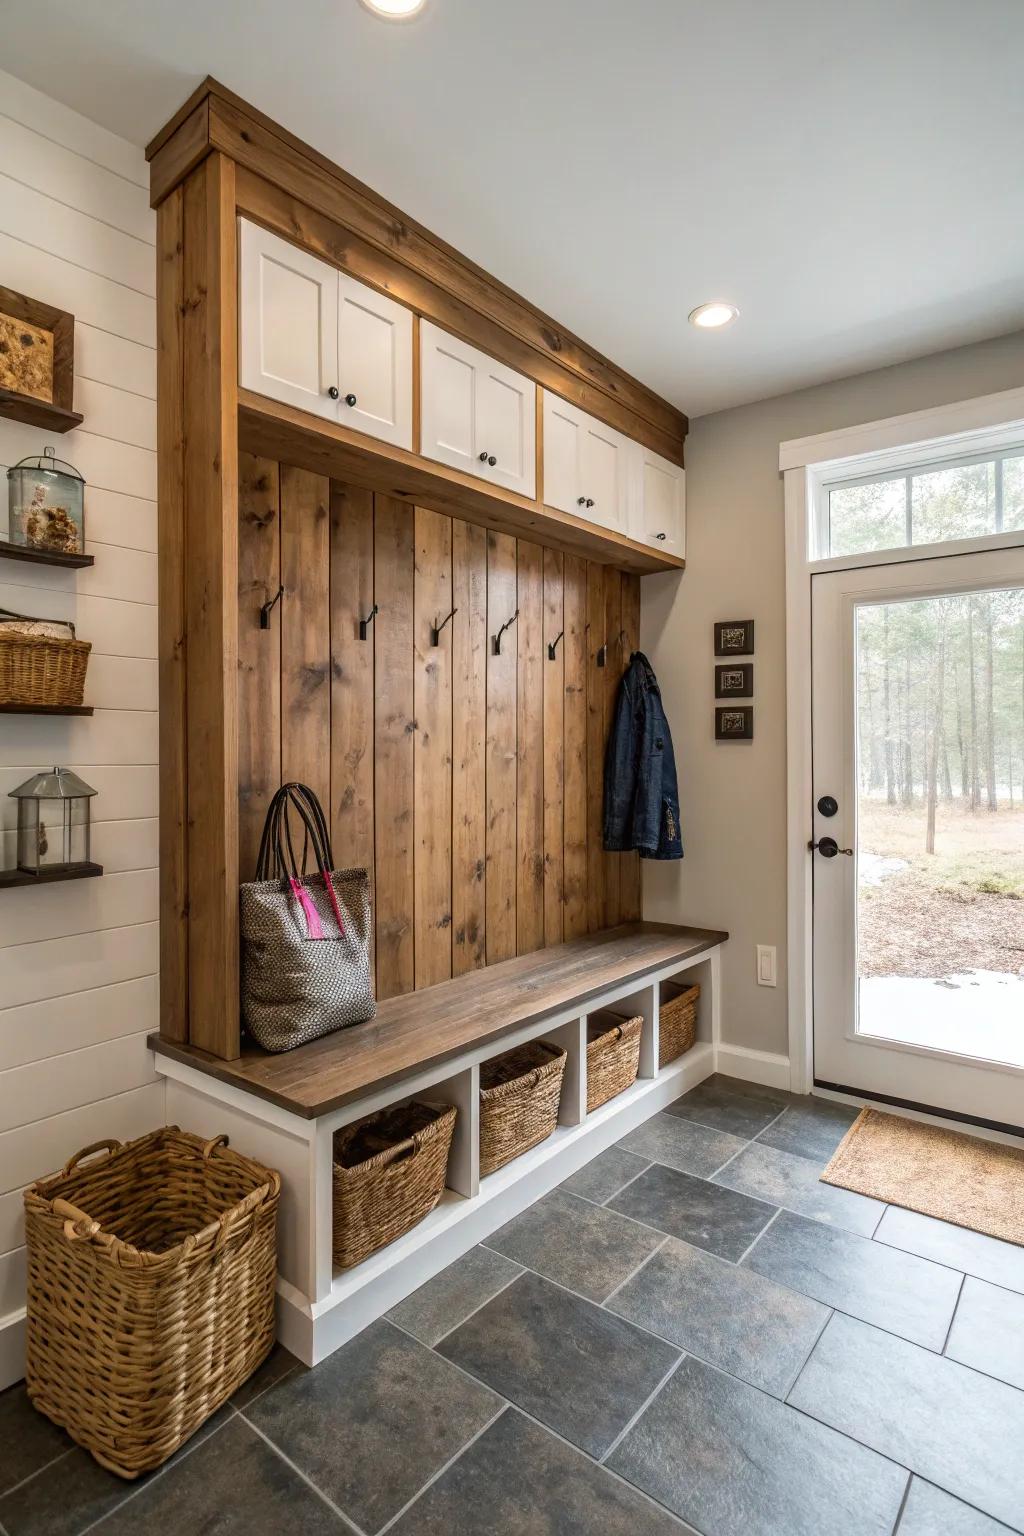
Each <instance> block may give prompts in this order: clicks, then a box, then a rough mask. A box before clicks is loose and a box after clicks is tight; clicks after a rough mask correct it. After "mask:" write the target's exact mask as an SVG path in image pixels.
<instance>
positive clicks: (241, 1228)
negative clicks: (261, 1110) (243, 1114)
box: [25, 1126, 281, 1478]
mask: <svg viewBox="0 0 1024 1536" xmlns="http://www.w3.org/2000/svg"><path fill="white" fill-rule="evenodd" d="M226 1142H227V1137H226V1136H218V1137H215V1138H214V1139H213V1140H212V1141H208V1142H204V1141H202V1140H201V1139H200V1138H199V1137H198V1136H192V1135H189V1134H188V1133H187V1132H185V1131H180V1130H178V1128H177V1126H166V1127H164V1128H163V1129H161V1130H158V1131H152V1132H150V1134H149V1135H148V1136H141V1137H139V1139H138V1140H137V1141H130V1142H127V1143H125V1144H124V1145H122V1144H121V1143H120V1142H118V1141H103V1142H98V1143H97V1144H96V1145H95V1146H92V1147H86V1148H85V1149H84V1150H83V1151H82V1152H79V1153H78V1154H77V1155H76V1156H75V1157H73V1158H72V1159H71V1160H70V1162H68V1163H67V1164H66V1165H65V1166H64V1167H63V1168H62V1169H61V1171H60V1173H56V1174H52V1175H50V1176H49V1177H48V1178H45V1179H40V1180H39V1181H38V1182H37V1183H36V1184H33V1185H32V1187H31V1188H30V1189H27V1190H26V1191H25V1231H26V1240H27V1244H28V1339H27V1359H26V1372H25V1374H26V1380H27V1386H28V1395H29V1397H30V1398H31V1400H32V1402H33V1403H34V1404H35V1406H36V1408H38V1409H39V1410H40V1412H41V1413H45V1414H46V1416H47V1418H49V1419H52V1420H53V1422H54V1423H55V1424H59V1425H60V1426H61V1427H62V1428H63V1429H66V1430H67V1432H68V1434H69V1435H70V1436H71V1437H72V1439H74V1440H77V1441H78V1443H79V1445H82V1446H84V1447H85V1449H86V1450H87V1451H90V1452H91V1453H92V1455H93V1456H94V1457H95V1459H96V1460H97V1461H98V1462H99V1463H100V1465H101V1466H103V1467H106V1468H107V1469H108V1470H109V1471H111V1472H116V1473H118V1474H119V1475H120V1476H121V1477H125V1478H133V1477H137V1476H138V1475H139V1473H141V1472H148V1471H150V1470H151V1469H152V1468H154V1467H158V1466H160V1464H161V1463H162V1462H164V1461H166V1460H167V1458H168V1457H169V1456H171V1455H172V1454H173V1453H174V1452H175V1451H176V1450H177V1449H178V1447H179V1446H180V1445H182V1444H183V1443H184V1442H185V1441H186V1440H187V1439H188V1438H189V1436H190V1435H192V1434H194V1433H195V1431H196V1430H197V1429H198V1428H199V1426H200V1425H201V1424H202V1423H203V1422H204V1421H205V1420H206V1419H208V1418H209V1416H210V1415H211V1414H212V1413H214V1412H216V1410H217V1409H218V1408H219V1407H220V1406H221V1404H222V1403H224V1402H226V1400H227V1399H228V1398H229V1397H230V1396H231V1394H232V1393H233V1392H234V1391H236V1389H237V1388H238V1387H240V1386H241V1384H242V1382H243V1381H245V1379H246V1377H248V1376H249V1375H251V1373H252V1372H253V1371H254V1370H255V1369H256V1367H257V1366H258V1365H260V1364H261V1362H262V1361H263V1360H264V1359H265V1358H266V1356H267V1355H268V1354H269V1352H270V1349H271V1347H272V1345H273V1343H274V1332H275V1329H274V1290H275V1281H276V1275H277V1246H276V1235H277V1205H278V1197H279V1195H280V1190H281V1180H280V1178H279V1176H278V1175H277V1174H276V1173H272V1172H271V1171H270V1170H269V1169H267V1168H263V1167H261V1165H260V1164H259V1163H255V1162H253V1161H252V1160H251V1159H249V1158H247V1157H241V1156H240V1155H239V1154H238V1153H237V1152H233V1151H230V1150H229V1149H228V1147H227V1146H226ZM100 1150H105V1151H106V1152H107V1154H108V1155H107V1156H106V1157H104V1158H102V1159H99V1160H95V1161H91V1162H83V1161H82V1159H83V1158H86V1157H88V1156H89V1155H90V1154H91V1153H93V1152H98V1151H100Z"/></svg>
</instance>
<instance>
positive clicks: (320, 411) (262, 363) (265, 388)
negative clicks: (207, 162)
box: [238, 219, 338, 418]
mask: <svg viewBox="0 0 1024 1536" xmlns="http://www.w3.org/2000/svg"><path fill="white" fill-rule="evenodd" d="M239 280H240V292H239V337H238V342H239V348H238V381H239V383H240V384H241V386H242V388H243V389H251V390H254V391H256V392H257V393H258V394H261V395H269V396H271V397H272V398H273V399H275V400H282V401H284V403H285V404H286V405H294V406H298V408H299V409H300V410H304V411H312V412H314V413H315V414H316V415H317V416H329V417H332V418H333V417H334V416H335V415H336V408H335V404H334V401H333V400H332V399H331V398H330V397H329V395H328V394H327V390H328V389H329V388H330V386H331V385H332V384H334V383H335V382H336V376H337V371H338V273H337V271H336V270H335V268H334V267H331V266H328V264H327V263H326V262H324V261H319V260H318V259H317V258H316V257H315V256H310V255H309V253H308V252H307V251H300V250H299V249H298V248H297V247H296V246H294V245H289V244H288V242H287V240H282V239H280V237H279V236H277V235H272V234H270V233H269V231H268V230H265V229H260V228H259V227H258V226H257V225H255V224H250V223H249V222H248V221H247V220H245V219H240V220H239Z"/></svg>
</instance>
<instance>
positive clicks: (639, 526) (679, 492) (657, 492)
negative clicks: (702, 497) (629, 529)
mask: <svg viewBox="0 0 1024 1536" xmlns="http://www.w3.org/2000/svg"><path fill="white" fill-rule="evenodd" d="M642 461H643V462H642V479H641V495H640V500H639V503H638V507H639V510H638V515H637V517H636V518H635V520H634V533H633V537H634V538H636V539H639V540H640V541H641V542H642V543H644V544H650V545H652V546H653V547H654V548H655V549H659V550H661V551H662V553H664V554H668V555H678V556H679V557H680V558H682V557H683V556H684V555H685V553H686V492H685V487H686V476H685V473H684V471H683V470H682V469H681V468H680V466H679V465H678V464H673V463H671V462H670V460H668V459H663V458H661V456H660V455H659V454H656V453H653V452H652V451H651V450H650V449H649V448H645V449H643V450H642Z"/></svg>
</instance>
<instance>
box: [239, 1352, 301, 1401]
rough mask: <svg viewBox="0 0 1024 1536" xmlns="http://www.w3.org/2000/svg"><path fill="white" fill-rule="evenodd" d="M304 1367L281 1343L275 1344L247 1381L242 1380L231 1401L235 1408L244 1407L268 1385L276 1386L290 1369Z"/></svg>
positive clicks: (290, 1371) (264, 1390)
mask: <svg viewBox="0 0 1024 1536" xmlns="http://www.w3.org/2000/svg"><path fill="white" fill-rule="evenodd" d="M304 1369H305V1367H304V1366H303V1365H302V1364H301V1362H300V1361H298V1360H296V1358H295V1356H294V1355H293V1354H290V1353H289V1352H288V1350H287V1349H285V1347H284V1345H283V1344H275V1345H274V1347H273V1349H272V1350H271V1351H270V1354H269V1355H268V1356H267V1358H266V1359H265V1360H264V1362H263V1364H262V1365H261V1366H259V1367H258V1368H257V1369H256V1370H255V1371H253V1373H252V1375H251V1376H250V1377H249V1380H248V1381H243V1383H242V1385H241V1386H240V1387H239V1389H238V1391H237V1392H236V1393H235V1395H234V1397H232V1399H231V1401H232V1402H233V1403H234V1405H235V1407H236V1408H244V1407H246V1405H247V1404H248V1403H251V1402H253V1401H254V1400H255V1399H256V1398H257V1397H259V1395H260V1393H261V1392H266V1390H267V1388H268V1387H273V1386H276V1384H277V1383H278V1382H279V1381H283V1380H284V1378H285V1377H286V1376H290V1375H291V1373H292V1371H301V1370H304Z"/></svg>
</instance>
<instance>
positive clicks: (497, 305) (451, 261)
mask: <svg viewBox="0 0 1024 1536" xmlns="http://www.w3.org/2000/svg"><path fill="white" fill-rule="evenodd" d="M213 151H220V152H221V153H222V154H224V155H225V156H227V157H228V158H229V159H231V160H233V161H235V163H236V164H237V165H238V166H239V167H244V168H245V169H246V170H248V171H250V172H252V173H253V174H254V175H255V176H258V177H261V178H263V179H264V180H265V181H266V182H268V183H270V184H271V185H272V186H274V187H277V188H280V189H281V190H282V191H284V192H285V193H287V194H288V195H289V196H290V197H292V198H294V199H295V200H296V201H297V202H298V203H300V204H304V205H305V206H306V207H308V208H311V209H313V210H315V211H316V212H317V213H319V214H322V215H324V216H325V217H326V218H327V219H329V220H331V221H332V222H333V223H335V224H336V225H338V226H340V227H341V228H342V229H344V230H347V231H349V232H351V233H352V234H354V235H356V236H358V237H359V239H360V240H361V241H362V242H364V243H365V244H366V245H368V246H370V247H373V248H375V249H376V250H377V251H379V252H383V253H384V254H385V255H386V256H387V257H389V258H392V259H393V260H394V261H395V262H397V263H399V264H401V266H403V267H405V268H407V269H409V270H411V271H412V272H414V273H415V274H417V275H418V277H420V278H423V279H427V280H428V282H429V283H430V284H431V285H433V287H434V288H436V289H438V290H440V291H441V292H442V293H443V294H444V295H445V296H446V298H447V299H448V300H449V301H452V300H454V301H455V302H456V303H457V304H458V305H461V306H463V307H464V308H465V309H467V310H469V311H472V312H474V313H475V314H477V315H480V316H482V317H484V319H485V320H486V321H487V322H488V323H489V324H490V325H491V326H497V327H500V329H501V330H502V331H504V332H505V333H507V334H508V335H510V336H511V337H514V338H515V340H516V343H517V350H518V351H521V350H522V348H523V347H524V346H525V347H526V348H528V349H529V352H530V353H532V355H533V356H534V357H536V358H538V359H543V362H544V368H543V370H542V371H543V373H544V377H541V378H540V379H539V382H541V383H543V384H544V385H545V387H546V388H551V389H553V390H554V391H555V392H556V393H559V394H562V395H564V396H565V397H566V398H567V399H572V400H575V401H576V403H578V404H581V405H583V406H584V407H585V408H586V409H588V410H591V411H592V412H593V413H594V414H595V415H597V416H599V417H601V418H603V419H607V420H609V423H610V424H611V425H614V426H619V427H620V429H621V430H625V431H627V432H628V431H629V430H630V429H629V427H628V426H623V425H622V423H623V420H624V418H626V417H632V418H634V420H635V421H636V423H637V427H636V428H634V430H633V431H632V434H631V435H633V436H635V437H639V438H640V439H641V440H645V441H649V442H650V446H652V447H654V448H656V450H657V451H658V452H660V453H662V454H664V455H665V457H667V458H670V459H673V460H674V461H676V462H677V463H680V464H681V463H682V462H683V443H684V440H685V438H686V434H687V431H688V427H689V423H688V421H687V418H686V416H685V415H684V414H683V413H682V412H681V411H678V410H677V409H676V408H675V407H674V406H673V405H670V404H669V403H668V401H666V400H663V399H662V398H661V397H660V396H659V395H656V394H655V393H654V392H653V391H652V390H650V389H648V388H647V387H646V385H644V384H641V383H640V382H639V380H637V379H634V378H633V377H632V376H631V375H630V374H628V373H626V372H625V371H624V370H623V369H621V368H619V367H617V366H616V365H615V364H614V363H613V362H611V361H610V360H609V359H608V358H606V357H604V356H602V354H601V353H599V352H597V351H595V350H594V348H592V347H590V346H588V345H587V343H586V342H584V341H581V340H580V338H579V337H577V336H574V335H573V334H572V333H571V332H569V331H566V330H565V329H563V327H561V326H560V325H558V324H557V322H556V321H554V320H552V319H551V317H550V316H548V315H546V314H544V313H543V311H541V310H539V309H537V308H536V307H535V306H534V305H532V304H531V303H530V302H529V301H528V300H527V299H524V298H523V297H522V296H521V295H520V294H518V293H516V292H515V291H514V290H513V289H511V288H509V287H506V285H505V284H504V283H501V282H499V281H498V279H497V278H495V277H492V276H491V275H490V274H489V273H487V272H485V271H484V270H483V269H482V268H481V267H478V266H477V265H476V264H475V263H474V262H472V261H470V260H469V259H468V258H467V257H465V256H463V255H462V254H461V253H460V252H458V251H456V250H455V249H454V248H453V247H452V246H450V245H448V244H447V242H445V241H444V240H441V239H440V238H439V237H438V236H437V235H434V234H432V233H431V232H430V231H429V230H427V229H425V228H424V227H423V226H422V225H420V224H418V223H417V222H416V221H415V220H413V219H410V218H408V217H407V215H406V214H404V213H403V212H402V211H401V210H400V209H398V208H396V207H395V206H394V205H393V204H392V203H389V202H387V201H386V199H384V198H382V197H380V196H379V195H378V193H376V192H374V191H373V190H372V189H371V188H369V187H367V186H365V185H364V184H363V183H362V182H360V181H357V180H356V178H355V177H354V176H350V175H348V173H347V172H345V171H343V170H341V169H340V168H339V167H338V166H337V165H335V164H334V163H333V162H332V161H330V160H328V159H327V157H326V156H325V155H322V154H320V153H319V152H318V151H317V150H315V149H312V148H311V147H310V146H309V145H308V144H305V143H303V141H302V140H301V139H299V138H296V136H295V135H294V134H292V133H289V132H288V130H287V129H286V128H282V127H281V125H280V124H279V123H275V122H274V121H273V120H272V119H271V118H269V117H267V116H266V115H265V114H264V113H262V112H259V111H257V109H256V108H255V107H252V106H250V105H249V103H247V102H245V101H243V100H242V98H241V97H239V96H236V95H235V93H234V92H233V91H229V90H228V89H227V87H226V86H223V85H221V84H220V83H219V81H217V80H214V79H211V78H210V77H207V79H206V80H204V81H203V83H202V85H200V86H199V87H198V88H197V89H196V90H195V91H194V92H193V93H192V95H191V96H190V97H189V99H188V100H187V101H186V102H185V103H184V104H183V105H182V106H181V107H180V108H179V110H178V111H177V112H176V113H175V114H174V116H173V117H172V118H171V119H170V121H169V122H168V123H167V124H166V126H165V127H164V128H162V129H161V130H160V132H159V133H158V134H157V135H156V137H155V138H154V139H153V140H152V141H151V142H150V144H149V145H148V146H147V148H146V158H147V160H148V161H149V162H150V201H151V203H152V205H153V206H154V207H156V206H158V205H159V204H160V203H161V202H163V200H164V199H165V198H166V197H167V196H168V194H169V193H170V192H171V191H172V190H173V189H174V188H175V187H176V186H177V185H179V183H180V182H181V181H182V180H183V179H184V178H185V177H186V176H188V174H189V173H190V172H191V171H192V170H194V169H195V167H196V166H197V165H198V164H200V162H201V161H202V160H203V159H205V157H206V156H207V155H208V154H210V153H212V152H213ZM293 238H296V239H301V238H302V235H301V232H300V231H298V230H297V231H296V233H295V235H294V237H293ZM423 312H424V313H427V314H428V318H434V315H433V314H431V313H429V312H428V311H426V310H425V311H423ZM441 323H442V324H444V323H445V322H444V320H442V321H441ZM467 339H468V340H470V341H474V340H475V339H476V338H475V336H474V335H469V336H468V337H467ZM485 345H486V344H485ZM514 366H519V367H521V366H522V363H521V362H520V363H517V364H514ZM555 370H557V371H555ZM527 372H533V373H534V376H536V374H537V370H536V369H534V370H530V369H527ZM581 397H582V398H581Z"/></svg>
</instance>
